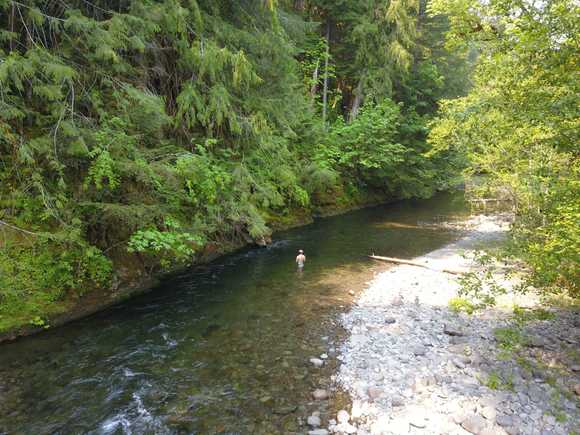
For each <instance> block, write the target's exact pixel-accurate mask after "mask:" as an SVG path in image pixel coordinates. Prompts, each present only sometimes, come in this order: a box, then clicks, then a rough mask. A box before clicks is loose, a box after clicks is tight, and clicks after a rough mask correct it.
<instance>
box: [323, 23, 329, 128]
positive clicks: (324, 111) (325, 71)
mask: <svg viewBox="0 0 580 435" xmlns="http://www.w3.org/2000/svg"><path fill="white" fill-rule="evenodd" d="M329 57H330V21H329V20H328V18H327V19H326V55H325V57H324V90H323V93H322V123H323V124H324V125H326V105H327V103H328V58H329Z"/></svg>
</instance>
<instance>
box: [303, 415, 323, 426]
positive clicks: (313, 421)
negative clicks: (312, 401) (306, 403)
mask: <svg viewBox="0 0 580 435" xmlns="http://www.w3.org/2000/svg"><path fill="white" fill-rule="evenodd" d="M306 423H308V426H312V427H319V426H320V425H321V424H322V421H321V420H320V417H319V416H318V415H311V416H310V417H308V419H307V420H306Z"/></svg>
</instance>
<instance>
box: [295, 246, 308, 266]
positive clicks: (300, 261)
mask: <svg viewBox="0 0 580 435" xmlns="http://www.w3.org/2000/svg"><path fill="white" fill-rule="evenodd" d="M304 263H306V256H305V255H304V251H303V250H302V249H300V250H299V251H298V256H297V257H296V264H297V265H298V268H299V269H302V268H303V267H304Z"/></svg>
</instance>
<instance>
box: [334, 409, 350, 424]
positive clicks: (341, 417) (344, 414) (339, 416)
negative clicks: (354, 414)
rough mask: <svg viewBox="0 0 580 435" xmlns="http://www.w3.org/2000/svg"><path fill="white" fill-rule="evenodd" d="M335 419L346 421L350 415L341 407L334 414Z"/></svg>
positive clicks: (341, 421) (340, 421)
mask: <svg viewBox="0 0 580 435" xmlns="http://www.w3.org/2000/svg"><path fill="white" fill-rule="evenodd" d="M336 419H337V420H338V422H339V423H348V421H349V420H350V415H348V412H347V411H345V410H344V409H341V410H340V411H338V413H337V414H336Z"/></svg>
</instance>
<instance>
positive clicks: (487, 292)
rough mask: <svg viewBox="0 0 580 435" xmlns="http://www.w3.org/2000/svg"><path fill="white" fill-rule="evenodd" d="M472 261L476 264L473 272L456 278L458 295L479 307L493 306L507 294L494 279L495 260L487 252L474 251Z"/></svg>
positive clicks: (495, 270)
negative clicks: (472, 301)
mask: <svg viewBox="0 0 580 435" xmlns="http://www.w3.org/2000/svg"><path fill="white" fill-rule="evenodd" d="M473 261H474V263H475V264H477V267H476V269H475V271H473V272H467V273H464V274H463V275H461V276H460V277H459V278H458V282H459V285H460V288H459V291H458V293H459V295H460V296H462V297H469V298H470V299H472V300H475V301H476V302H477V305H478V306H479V307H489V306H492V305H495V304H496V299H497V297H498V296H501V295H504V294H506V292H507V290H506V289H505V287H503V286H502V285H501V284H499V283H498V280H497V277H496V273H497V266H498V265H497V263H496V258H495V257H494V256H493V255H491V254H489V253H487V252H483V251H476V252H475V254H474V258H473Z"/></svg>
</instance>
